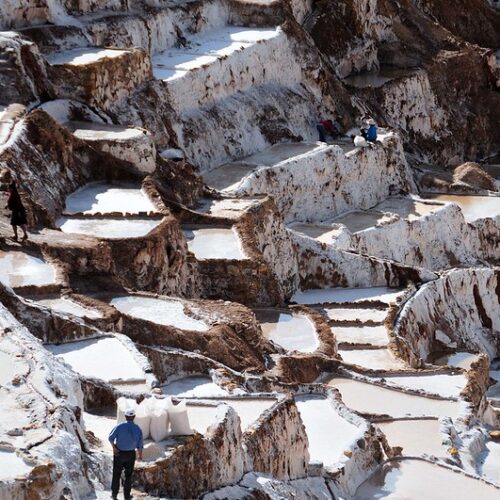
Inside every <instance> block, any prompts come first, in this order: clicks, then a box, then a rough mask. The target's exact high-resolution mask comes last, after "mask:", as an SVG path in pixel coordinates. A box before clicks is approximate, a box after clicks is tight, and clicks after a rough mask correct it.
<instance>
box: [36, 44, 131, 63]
mask: <svg viewBox="0 0 500 500" xmlns="http://www.w3.org/2000/svg"><path fill="white" fill-rule="evenodd" d="M127 52H128V51H127V50H117V49H103V48H100V47H83V48H78V49H70V50H63V51H58V52H54V53H52V54H50V55H47V56H45V58H46V59H47V62H48V63H49V64H51V65H58V64H70V65H72V66H80V65H85V64H92V63H95V62H97V61H99V60H100V59H103V58H105V57H111V58H113V57H119V56H122V55H123V54H126V53H127Z"/></svg>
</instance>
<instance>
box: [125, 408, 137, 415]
mask: <svg viewBox="0 0 500 500" xmlns="http://www.w3.org/2000/svg"><path fill="white" fill-rule="evenodd" d="M125 416H126V417H135V410H134V409H132V408H130V409H129V410H127V411H126V412H125Z"/></svg>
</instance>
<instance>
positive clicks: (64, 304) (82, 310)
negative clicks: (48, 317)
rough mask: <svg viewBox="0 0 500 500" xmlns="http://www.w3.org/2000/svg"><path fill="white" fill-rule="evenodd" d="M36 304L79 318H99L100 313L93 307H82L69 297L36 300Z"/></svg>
mask: <svg viewBox="0 0 500 500" xmlns="http://www.w3.org/2000/svg"><path fill="white" fill-rule="evenodd" d="M36 303H37V304H40V305H42V306H45V307H48V308H49V309H53V310H54V311H56V312H62V313H69V314H74V315H75V316H79V317H81V318H93V319H96V318H101V317H102V314H101V313H100V312H99V311H96V310H95V309H88V308H87V307H83V306H81V305H80V304H77V303H76V302H73V301H72V300H70V299H65V298H63V297H60V298H57V299H42V300H37V301H36Z"/></svg>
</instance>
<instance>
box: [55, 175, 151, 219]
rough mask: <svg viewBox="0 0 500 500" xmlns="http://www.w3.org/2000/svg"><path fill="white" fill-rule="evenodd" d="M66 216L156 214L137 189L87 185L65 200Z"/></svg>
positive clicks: (142, 193) (109, 185) (108, 185)
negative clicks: (79, 214)
mask: <svg viewBox="0 0 500 500" xmlns="http://www.w3.org/2000/svg"><path fill="white" fill-rule="evenodd" d="M64 211H65V213H66V214H77V213H82V214H84V215H91V214H97V213H102V214H109V213H113V212H117V213H123V214H125V213H128V214H138V213H140V212H156V208H155V206H154V205H153V203H152V202H151V200H150V199H149V198H148V197H147V195H146V194H145V193H144V191H143V190H142V189H141V188H139V187H132V186H115V185H113V184H104V183H98V184H88V185H87V186H84V187H83V188H81V189H79V190H78V191H75V192H74V193H72V194H70V195H69V196H68V197H67V198H66V207H65V209H64Z"/></svg>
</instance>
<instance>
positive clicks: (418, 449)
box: [377, 419, 446, 457]
mask: <svg viewBox="0 0 500 500" xmlns="http://www.w3.org/2000/svg"><path fill="white" fill-rule="evenodd" d="M377 427H379V428H380V430H381V431H382V432H383V433H384V434H385V435H386V437H387V441H388V442H389V446H401V447H402V448H403V456H406V457H408V456H410V457H415V456H420V455H423V454H427V455H434V456H435V457H446V447H445V446H444V445H443V444H442V438H441V434H440V432H439V427H440V423H439V420H435V419H432V420H431V419H426V420H394V421H392V422H380V423H378V424H377Z"/></svg>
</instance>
